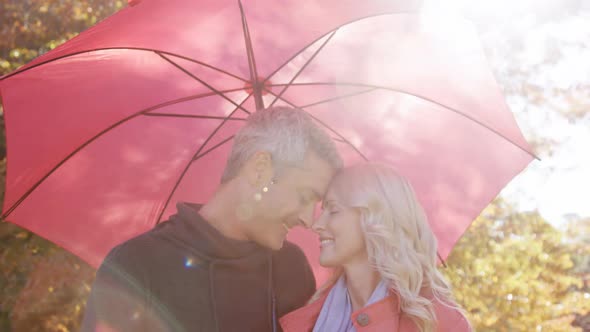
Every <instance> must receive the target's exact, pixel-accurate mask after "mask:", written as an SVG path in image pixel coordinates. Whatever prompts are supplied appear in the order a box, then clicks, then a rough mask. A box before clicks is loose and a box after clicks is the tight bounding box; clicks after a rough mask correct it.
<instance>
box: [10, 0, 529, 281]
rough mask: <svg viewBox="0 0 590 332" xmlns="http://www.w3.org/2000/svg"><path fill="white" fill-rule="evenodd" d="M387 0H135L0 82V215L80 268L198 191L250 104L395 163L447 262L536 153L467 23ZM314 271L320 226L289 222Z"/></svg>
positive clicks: (202, 196)
mask: <svg viewBox="0 0 590 332" xmlns="http://www.w3.org/2000/svg"><path fill="white" fill-rule="evenodd" d="M413 9H414V8H409V7H408V4H407V3H404V2H403V1H400V2H399V3H396V2H394V1H380V0H372V1H365V2H359V1H342V0H338V1H335V0H330V1H328V0H323V1H312V0H298V1H281V2H280V5H278V3H277V2H276V1H271V0H257V1H256V2H255V3H254V2H252V3H246V4H245V5H244V7H243V8H242V6H241V4H239V3H238V2H236V1H233V0H232V1H220V0H209V1H194V0H144V1H132V2H130V6H129V7H127V8H125V9H123V10H121V11H120V12H118V13H117V14H115V15H113V16H111V17H109V18H108V19H106V20H104V21H103V22H101V23H99V24H97V25H96V26H94V27H92V28H91V29H89V30H87V31H85V32H83V33H81V34H80V35H79V36H77V37H76V38H74V39H72V40H71V41H69V42H67V43H65V44H64V45H62V46H60V47H58V48H56V49H55V50H53V51H51V52H49V53H46V54H44V55H43V56H40V57H39V58H37V59H35V60H34V61H32V62H31V63H29V64H28V65H26V66H24V67H22V68H20V69H19V70H17V71H16V72H14V73H11V74H9V75H6V76H4V77H2V78H1V81H0V91H1V94H2V99H3V102H4V107H5V111H6V123H7V143H8V149H7V151H8V165H7V167H8V168H7V178H6V196H5V199H4V206H3V211H4V213H3V217H5V218H7V219H8V220H10V221H11V222H13V223H15V224H18V225H20V226H22V227H25V228H27V229H29V230H31V231H32V232H35V233H37V234H39V235H40V236H43V237H45V238H47V239H49V240H50V241H52V242H55V243H57V244H58V245H61V246H63V247H64V248H66V249H68V250H70V251H71V252H73V253H75V254H76V255H78V256H80V257H81V258H83V259H84V260H86V261H87V262H89V263H90V264H91V265H93V266H98V265H99V264H100V262H101V261H102V258H103V257H104V256H105V255H106V253H107V252H108V251H109V249H110V248H112V247H113V246H114V245H116V244H118V243H120V242H122V241H124V240H126V239H128V238H130V237H133V236H135V235H137V234H139V233H142V232H144V231H146V230H148V229H149V228H151V227H153V226H154V225H155V224H157V223H158V222H160V221H163V220H166V218H167V217H168V216H169V215H170V214H171V213H173V212H174V210H175V204H174V203H175V202H177V201H192V202H204V201H206V200H207V199H208V197H210V195H211V194H212V192H213V190H214V189H215V188H216V186H217V184H218V182H219V178H220V176H221V172H222V169H223V167H224V163H225V159H226V156H227V154H228V152H229V148H230V144H229V143H228V142H231V138H232V136H233V134H234V133H235V132H236V130H237V129H239V128H240V126H241V125H242V124H243V120H244V119H245V118H246V117H247V116H248V114H250V113H251V112H255V111H256V110H257V109H262V108H264V107H268V106H271V105H280V104H285V105H291V106H297V107H300V108H303V109H304V110H306V111H307V112H309V114H311V115H312V116H313V117H314V118H315V119H316V120H317V122H318V123H319V124H321V125H322V126H323V127H325V128H326V130H327V131H328V132H329V133H330V134H331V135H332V136H333V138H334V139H335V140H336V141H337V144H338V146H339V148H340V150H341V152H342V155H343V156H344V158H345V160H346V162H348V163H351V162H355V161H360V160H363V159H367V160H372V161H381V162H385V163H389V164H391V165H394V166H395V167H396V168H397V169H398V170H399V171H400V172H401V173H403V174H404V175H406V176H407V177H409V178H410V180H411V181H412V183H413V184H414V186H415V188H416V191H417V194H418V196H419V198H420V200H421V201H422V203H423V205H424V206H425V208H426V210H427V213H428V216H429V218H430V222H431V225H432V228H433V230H434V231H435V233H436V235H437V237H438V240H439V253H440V256H441V259H444V258H445V257H446V256H447V255H448V253H449V252H450V250H451V248H452V247H453V245H454V243H455V242H456V241H457V240H458V238H459V237H460V236H461V234H462V233H463V232H464V231H465V229H466V228H467V227H468V226H469V224H470V223H471V221H472V220H473V219H474V218H475V217H476V216H477V215H478V214H479V212H480V211H481V210H482V209H483V207H485V206H486V205H487V204H488V203H489V202H490V201H491V200H492V199H493V198H494V197H495V196H496V195H497V193H498V192H499V191H500V190H501V188H502V187H503V186H504V185H506V183H508V182H509V181H510V180H511V179H512V178H513V177H514V176H515V175H516V174H517V173H519V172H520V171H521V170H522V169H523V168H524V167H526V165H527V164H528V163H529V162H530V161H531V160H532V158H533V157H534V156H533V154H532V152H531V150H530V148H529V146H528V144H527V142H526V141H525V139H524V138H523V136H522V134H521V132H520V130H519V128H518V126H517V125H516V123H515V121H514V119H513V116H512V114H511V113H510V111H509V110H508V108H507V106H506V104H505V102H504V99H503V97H502V94H501V92H500V90H499V89H498V86H497V85H496V83H495V81H494V78H493V76H492V75H491V73H490V71H489V69H488V67H487V65H486V61H485V58H484V55H483V53H482V51H481V49H480V47H479V44H478V42H477V38H476V35H475V33H474V30H473V29H472V27H471V26H470V25H469V24H467V23H466V22H464V21H462V20H460V19H456V18H454V19H448V20H447V19H444V18H440V17H430V16H429V15H426V14H420V13H416V12H412V11H413ZM290 239H291V240H293V241H294V242H296V243H298V244H299V245H301V246H302V247H303V248H304V251H305V252H306V254H307V255H308V258H309V259H310V262H311V264H312V265H313V267H314V269H315V272H316V276H317V277H318V278H319V280H320V281H321V280H323V278H324V277H325V275H324V272H323V271H322V270H321V268H320V267H319V266H318V265H317V255H318V248H317V237H316V236H314V235H313V234H311V233H309V232H306V231H303V230H302V231H295V232H293V233H292V234H291V235H290Z"/></svg>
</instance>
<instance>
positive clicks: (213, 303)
mask: <svg viewBox="0 0 590 332" xmlns="http://www.w3.org/2000/svg"><path fill="white" fill-rule="evenodd" d="M341 164H342V161H341V159H340V157H339V155H338V153H337V151H336V148H335V146H334V144H333V142H332V140H331V139H330V138H329V137H328V135H326V133H325V132H323V131H322V130H321V129H320V128H318V127H317V126H316V125H315V124H314V123H313V122H312V120H311V119H310V117H309V116H308V115H307V114H306V113H304V112H303V111H301V110H297V109H291V108H286V107H276V108H272V109H267V110H263V111H258V112H256V113H254V114H252V115H251V116H250V117H249V119H248V121H247V122H246V124H245V126H244V127H243V128H242V129H241V130H240V131H239V132H238V133H237V134H236V136H235V138H234V143H233V148H232V151H231V154H230V157H229V159H228V162H227V166H226V169H225V171H224V174H223V176H222V179H221V185H220V186H219V188H218V189H217V190H216V192H215V194H214V195H213V197H212V198H211V199H210V200H209V201H208V202H207V203H206V204H204V205H203V206H198V205H196V204H190V203H179V204H177V210H178V211H177V213H176V214H175V215H174V216H172V217H171V218H170V219H169V220H168V221H167V222H164V223H162V224H160V225H158V226H157V227H156V228H154V229H152V230H150V231H148V232H146V233H144V234H142V235H140V236H138V237H136V238H133V239H131V240H129V241H127V242H125V243H123V244H121V245H119V246H117V247H115V248H114V249H113V250H112V251H111V252H110V253H109V255H108V256H107V257H106V258H105V260H104V262H103V263H102V265H101V267H100V268H99V270H98V271H97V274H96V280H95V282H94V285H93V289H92V293H91V295H90V297H89V299H88V304H87V308H86V314H85V317H84V321H83V323H82V330H83V331H94V330H101V329H102V330H105V331H207V332H209V331H275V330H277V329H278V328H279V327H278V323H277V319H278V317H280V316H282V315H284V314H286V313H287V312H289V311H292V310H294V309H296V308H298V307H300V306H302V305H304V304H305V303H306V302H307V300H308V299H309V297H310V296H311V295H312V294H313V293H314V291H315V279H314V276H313V274H312V271H311V268H310V266H309V264H308V262H307V260H306V259H305V256H304V255H303V253H302V251H301V250H300V249H299V248H298V247H296V246H295V245H293V244H291V243H289V242H285V236H286V235H287V232H288V231H289V229H291V228H292V227H294V226H297V225H303V226H306V227H308V226H310V225H311V223H312V218H313V212H314V206H315V204H316V203H317V202H318V201H319V200H320V199H321V198H322V196H323V195H324V192H325V190H326V188H327V186H328V183H329V181H330V179H331V178H332V176H333V174H334V172H335V171H336V170H337V169H338V168H340V167H341Z"/></svg>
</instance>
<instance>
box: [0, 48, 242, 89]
mask: <svg viewBox="0 0 590 332" xmlns="http://www.w3.org/2000/svg"><path fill="white" fill-rule="evenodd" d="M111 50H132V51H148V52H155V53H161V54H166V55H170V56H174V57H177V58H181V59H184V60H187V61H190V62H194V63H196V64H199V65H202V66H204V67H207V68H211V69H213V70H216V71H218V72H220V73H223V74H225V75H228V76H231V77H233V78H235V79H238V80H240V81H242V82H245V83H246V82H248V80H246V79H244V78H242V77H239V76H238V75H235V74H232V73H230V72H228V71H225V70H223V69H221V68H218V67H215V66H212V65H209V64H206V63H204V62H201V61H199V60H195V59H192V58H189V57H187V56H184V55H180V54H176V53H172V52H166V51H162V50H157V49H151V48H142V47H103V48H94V49H91V50H84V51H79V52H74V53H69V54H65V55H62V56H59V57H57V58H54V59H50V60H46V61H43V62H40V63H38V64H35V65H34V66H31V67H27V68H24V69H17V70H15V71H14V72H12V73H9V74H6V75H4V76H2V77H0V81H3V80H5V79H7V78H10V77H12V76H14V75H17V74H20V73H23V72H25V71H28V70H30V69H33V68H36V67H39V66H42V65H44V64H47V63H50V62H54V61H57V60H61V59H64V58H68V57H71V56H75V55H79V54H83V53H89V52H95V51H111Z"/></svg>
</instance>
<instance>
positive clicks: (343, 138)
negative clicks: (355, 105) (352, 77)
mask: <svg viewBox="0 0 590 332" xmlns="http://www.w3.org/2000/svg"><path fill="white" fill-rule="evenodd" d="M265 90H266V91H267V92H268V93H270V94H272V95H274V96H275V97H276V96H277V95H276V94H275V93H274V92H272V91H270V90H269V89H266V87H265ZM280 99H281V100H282V101H284V102H285V103H287V104H289V105H290V106H291V107H294V108H298V109H302V108H301V107H299V106H297V105H295V104H294V103H292V102H290V101H288V100H287V99H285V97H281V98H280ZM306 113H307V114H308V115H309V116H310V117H311V118H312V119H314V120H316V121H317V122H318V123H320V124H321V125H322V126H324V127H325V128H327V129H328V130H330V131H331V132H332V133H334V134H336V136H338V137H339V138H340V139H342V140H343V141H344V142H345V143H346V144H348V145H350V147H352V148H353V149H354V150H355V151H356V152H357V153H358V154H359V156H361V157H362V158H363V159H364V160H365V161H369V159H368V158H367V157H366V156H365V155H364V154H363V153H362V152H361V151H360V150H359V149H357V147H356V146H354V145H353V144H352V143H351V142H350V141H349V140H347V139H346V137H344V136H342V135H341V134H340V133H339V132H337V131H336V130H335V129H334V128H332V127H330V126H328V124H326V123H325V122H323V121H322V120H320V119H318V118H316V117H315V116H313V114H311V113H309V112H306Z"/></svg>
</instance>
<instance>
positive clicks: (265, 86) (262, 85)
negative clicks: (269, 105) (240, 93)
mask: <svg viewBox="0 0 590 332" xmlns="http://www.w3.org/2000/svg"><path fill="white" fill-rule="evenodd" d="M255 89H257V90H258V89H259V91H260V93H261V94H262V95H263V96H265V95H267V94H268V93H269V91H271V90H272V82H271V81H270V80H266V81H265V78H264V77H258V80H257V82H252V81H248V82H246V83H245V84H244V90H245V91H246V92H247V93H248V94H252V93H254V90H255Z"/></svg>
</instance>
